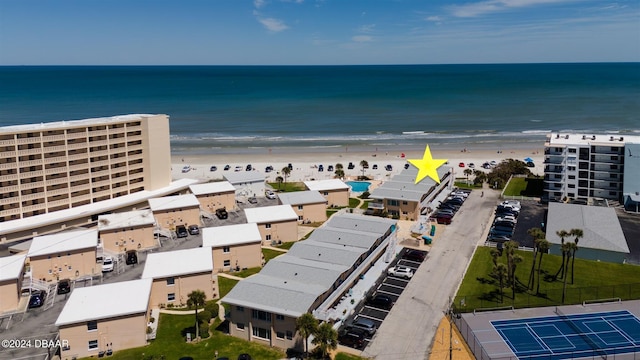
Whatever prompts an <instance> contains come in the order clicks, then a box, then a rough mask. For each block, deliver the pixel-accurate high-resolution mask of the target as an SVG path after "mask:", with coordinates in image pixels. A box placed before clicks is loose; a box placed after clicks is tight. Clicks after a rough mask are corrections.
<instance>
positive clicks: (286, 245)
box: [278, 237, 306, 250]
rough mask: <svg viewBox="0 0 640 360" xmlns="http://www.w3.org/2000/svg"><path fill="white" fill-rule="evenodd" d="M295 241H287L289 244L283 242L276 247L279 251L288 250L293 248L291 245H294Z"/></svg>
mask: <svg viewBox="0 0 640 360" xmlns="http://www.w3.org/2000/svg"><path fill="white" fill-rule="evenodd" d="M301 240H306V237H304V238H302V239H301ZM296 242H297V241H289V242H283V243H282V244H280V245H278V247H279V248H280V249H285V250H289V249H291V247H292V246H293V244H295V243H296Z"/></svg>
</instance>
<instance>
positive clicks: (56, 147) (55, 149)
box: [42, 144, 67, 154]
mask: <svg viewBox="0 0 640 360" xmlns="http://www.w3.org/2000/svg"><path fill="white" fill-rule="evenodd" d="M60 151H62V152H65V151H67V145H54V146H47V145H46V144H45V145H44V147H43V148H42V152H44V153H45V154H46V153H54V152H60Z"/></svg>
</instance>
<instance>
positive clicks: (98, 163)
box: [85, 160, 109, 168]
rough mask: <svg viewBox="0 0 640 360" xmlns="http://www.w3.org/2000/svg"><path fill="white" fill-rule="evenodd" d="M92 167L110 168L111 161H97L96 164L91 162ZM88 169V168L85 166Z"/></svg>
mask: <svg viewBox="0 0 640 360" xmlns="http://www.w3.org/2000/svg"><path fill="white" fill-rule="evenodd" d="M89 165H90V167H92V168H94V167H100V166H109V160H100V161H95V162H91V163H90V164H89ZM85 167H88V166H85Z"/></svg>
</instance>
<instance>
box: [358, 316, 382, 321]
mask: <svg viewBox="0 0 640 360" xmlns="http://www.w3.org/2000/svg"><path fill="white" fill-rule="evenodd" d="M358 316H361V317H363V318H367V319H371V320H376V321H380V322H383V321H384V319H378V318H377V317H374V316H369V315H363V314H358Z"/></svg>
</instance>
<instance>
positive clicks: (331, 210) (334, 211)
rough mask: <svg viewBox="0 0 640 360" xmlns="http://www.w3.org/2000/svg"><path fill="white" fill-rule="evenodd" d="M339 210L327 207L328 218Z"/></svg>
mask: <svg viewBox="0 0 640 360" xmlns="http://www.w3.org/2000/svg"><path fill="white" fill-rule="evenodd" d="M337 212H338V210H333V209H327V219H329V218H330V217H331V215H333V214H335V213H337Z"/></svg>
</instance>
